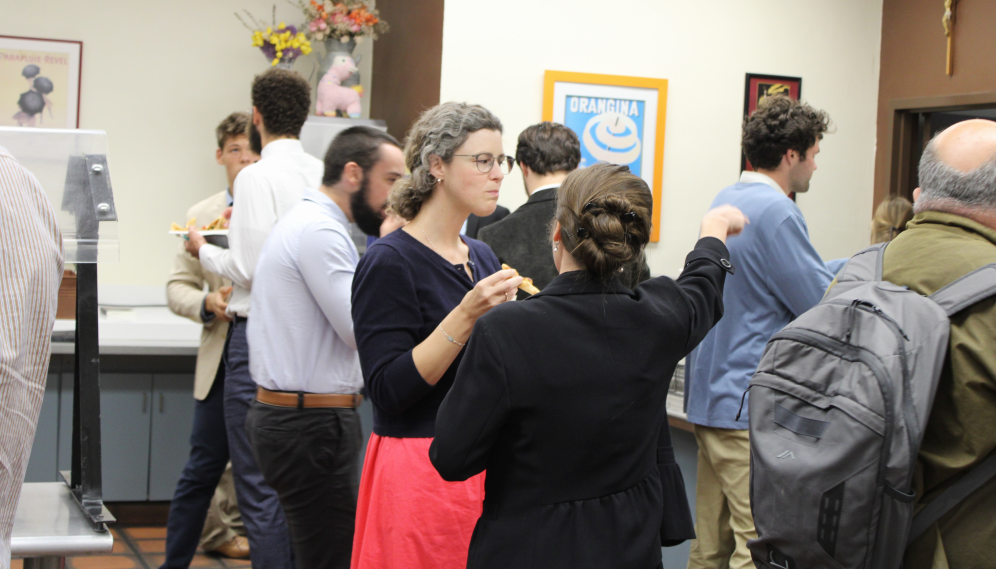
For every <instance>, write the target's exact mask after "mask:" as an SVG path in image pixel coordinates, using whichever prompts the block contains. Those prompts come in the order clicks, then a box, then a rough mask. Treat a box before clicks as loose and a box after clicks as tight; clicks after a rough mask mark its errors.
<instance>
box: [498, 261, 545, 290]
mask: <svg viewBox="0 0 996 569" xmlns="http://www.w3.org/2000/svg"><path fill="white" fill-rule="evenodd" d="M501 268H502V269H512V267H509V266H508V265H506V264H504V263H502V265H501ZM512 270H513V271H515V269H512ZM515 275H516V276H519V271H515ZM519 289H520V290H522V291H524V292H525V293H527V294H529V295H533V294H536V293H537V292H539V291H540V290H539V289H538V288H536V285H534V284H533V279H531V278H529V277H525V278H523V279H522V284H520V285H519Z"/></svg>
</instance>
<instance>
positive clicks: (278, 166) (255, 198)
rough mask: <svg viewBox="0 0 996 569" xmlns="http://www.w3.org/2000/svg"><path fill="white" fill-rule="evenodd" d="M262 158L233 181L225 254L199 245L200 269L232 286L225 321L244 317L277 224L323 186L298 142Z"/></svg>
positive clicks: (318, 166) (314, 162) (316, 163)
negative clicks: (305, 193)
mask: <svg viewBox="0 0 996 569" xmlns="http://www.w3.org/2000/svg"><path fill="white" fill-rule="evenodd" d="M261 156H262V158H261V159H260V161H259V162H256V163H255V164H250V165H249V166H246V167H245V168H243V169H242V171H241V172H239V175H238V176H236V177H235V195H236V196H239V197H238V198H236V200H235V204H234V207H233V208H232V220H231V223H230V224H229V229H228V247H229V248H228V249H222V248H221V247H216V246H214V245H210V244H209V245H204V246H203V247H201V250H200V258H201V264H202V265H204V268H205V269H207V270H209V271H211V272H212V273H217V274H219V275H221V276H223V277H227V278H228V279H229V280H231V281H232V298H231V299H230V300H229V302H228V310H227V313H228V315H229V316H234V315H237V316H243V317H248V316H249V293H250V291H251V290H252V277H253V273H255V271H256V261H257V259H258V258H259V252H260V251H261V250H262V248H263V243H264V242H266V236H267V235H269V234H270V230H272V229H273V226H274V225H276V223H277V220H279V219H280V218H282V217H283V216H284V215H286V214H287V212H288V211H290V210H291V209H292V208H293V207H294V206H295V205H297V204H298V203H300V201H301V195H302V192H303V191H304V190H305V189H306V188H308V189H315V188H318V186H320V185H321V183H322V174H323V173H324V171H325V165H324V164H323V163H322V161H321V160H319V159H317V158H315V157H314V156H311V155H309V154H305V152H304V148H303V147H302V146H301V141H300V140H294V139H281V140H274V141H273V142H271V143H269V144H267V145H266V146H265V147H264V148H263V153H262V155H261Z"/></svg>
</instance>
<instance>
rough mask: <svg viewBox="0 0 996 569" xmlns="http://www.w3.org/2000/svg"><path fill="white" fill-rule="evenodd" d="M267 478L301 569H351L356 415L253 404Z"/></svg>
mask: <svg viewBox="0 0 996 569" xmlns="http://www.w3.org/2000/svg"><path fill="white" fill-rule="evenodd" d="M246 430H247V431H248V432H249V440H250V441H252V445H253V449H254V450H255V451H256V461H257V463H258V464H259V468H260V470H262V471H263V477H264V478H266V481H267V482H268V483H269V484H270V486H272V487H273V488H274V489H275V490H276V491H277V494H278V495H279V496H280V503H281V505H283V507H284V514H286V516H287V525H288V526H289V527H290V534H291V540H292V541H293V544H294V560H295V564H296V565H297V568H298V569H349V562H350V557H352V552H353V528H354V526H355V522H356V496H357V493H358V491H359V487H360V470H359V460H360V447H361V446H362V445H363V434H362V432H361V429H360V414H359V413H357V412H356V410H355V409H296V408H288V407H273V406H270V405H265V404H263V403H260V402H258V401H254V402H253V404H252V408H251V409H250V410H249V416H248V418H247V419H246Z"/></svg>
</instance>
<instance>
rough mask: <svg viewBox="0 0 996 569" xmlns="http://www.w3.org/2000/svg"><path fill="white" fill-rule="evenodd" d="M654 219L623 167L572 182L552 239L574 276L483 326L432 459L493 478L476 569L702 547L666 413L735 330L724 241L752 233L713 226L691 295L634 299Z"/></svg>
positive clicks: (730, 224) (712, 222) (688, 288)
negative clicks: (629, 271)
mask: <svg viewBox="0 0 996 569" xmlns="http://www.w3.org/2000/svg"><path fill="white" fill-rule="evenodd" d="M652 206H653V204H652V197H651V194H650V190H649V188H648V187H647V184H646V183H645V182H644V181H643V180H641V179H640V178H638V177H637V176H635V175H633V174H631V173H630V172H629V169H628V168H626V167H625V166H615V165H611V164H596V165H594V166H591V167H589V168H586V169H583V170H576V171H575V172H573V173H571V174H570V175H569V176H568V177H567V179H566V180H565V181H564V183H563V185H561V186H560V189H559V190H558V200H557V212H556V216H555V218H554V219H555V221H554V223H553V228H552V240H551V241H552V243H551V244H552V254H553V259H554V263H555V264H556V266H557V270H558V271H559V272H560V275H559V276H558V277H556V278H555V279H554V280H553V281H552V282H551V283H550V284H549V285H548V286H547V287H546V288H545V289H543V290H542V291H541V292H539V293H537V294H535V295H533V296H531V297H530V298H528V299H526V300H525V301H523V302H512V303H506V304H501V305H499V306H497V307H495V308H493V309H492V310H490V311H489V312H487V313H485V314H484V315H483V316H481V317H480V318H479V319H478V320H477V322H476V324H475V325H474V333H473V334H472V335H471V337H470V341H469V343H468V344H467V347H466V353H465V354H464V358H463V360H462V362H461V364H460V367H459V370H458V371H457V376H456V379H455V381H454V383H453V387H452V388H451V390H450V392H449V393H448V394H447V396H446V398H445V399H444V400H443V403H442V405H441V406H440V408H439V413H438V414H437V416H436V436H435V439H434V441H433V442H432V446H431V447H430V450H429V457H430V460H431V461H432V464H433V465H434V466H435V468H436V470H437V471H438V472H439V474H440V475H441V476H442V478H443V479H445V480H464V479H467V478H469V477H471V476H474V475H476V474H477V473H479V472H482V471H484V470H485V469H486V470H487V478H486V480H485V499H484V511H483V514H482V515H481V517H480V519H479V520H478V522H477V527H476V528H475V530H474V535H473V538H472V540H471V543H470V552H469V555H468V560H467V567H468V569H482V568H499V567H501V568H515V569H526V568H537V569H539V568H542V569H550V568H559V567H563V568H571V569H584V568H592V569H595V568H599V569H601V568H604V567H626V568H637V569H652V568H654V567H659V566H660V564H661V549H660V548H661V545H676V544H677V543H680V542H681V541H684V540H686V539H691V538H693V537H694V532H693V530H692V520H691V513H690V512H689V509H688V502H687V499H686V497H685V493H684V486H683V483H682V481H681V473H680V471H679V470H678V466H677V464H675V463H674V458H673V454H672V453H671V450H670V432H669V429H668V425H667V416H666V412H665V405H664V402H665V398H666V397H667V391H668V385H669V383H670V379H671V376H672V375H673V374H674V370H675V367H676V365H677V364H678V361H679V360H681V358H683V357H684V356H685V355H686V354H688V352H690V351H691V350H692V348H694V347H695V346H696V345H697V344H698V343H699V342H700V341H701V340H702V339H703V338H704V337H705V335H706V333H707V332H708V331H709V330H710V329H711V328H712V327H713V326H714V325H715V323H716V322H717V321H719V319H720V317H721V316H722V313H723V284H724V281H725V278H726V275H727V273H732V272H733V267H732V266H731V265H730V262H729V260H728V259H729V252H728V251H727V249H726V245H725V241H726V238H727V236H729V235H736V234H738V233H740V231H741V230H742V229H743V227H744V225H745V224H746V223H747V219H746V217H745V216H744V215H743V213H741V212H740V210H738V209H736V208H734V207H731V206H722V207H719V208H716V209H714V210H712V211H710V212H709V213H707V214H706V215H705V217H704V219H703V220H702V226H701V233H700V236H701V238H700V239H699V241H698V243H697V244H696V246H695V249H694V250H692V252H691V253H689V254H688V256H687V257H686V262H685V269H684V272H683V273H682V274H681V276H680V277H678V279H677V280H672V279H670V278H667V277H660V278H656V279H651V280H648V281H646V282H644V283H642V284H640V285H639V286H637V287H636V288H635V289H633V290H630V289H628V288H626V287H625V286H623V285H622V284H621V283H620V281H619V278H618V275H619V268H620V267H623V266H624V265H626V264H627V263H630V262H632V261H633V260H634V259H637V258H639V257H640V256H642V255H643V249H644V247H645V246H646V244H647V242H648V241H649V240H650V231H651V225H652V224H651V217H652V214H651V212H652V209H653V208H652Z"/></svg>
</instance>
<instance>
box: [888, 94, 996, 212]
mask: <svg viewBox="0 0 996 569" xmlns="http://www.w3.org/2000/svg"><path fill="white" fill-rule="evenodd" d="M994 106H996V91H990V92H984V93H967V94H964V95H942V96H937V97H913V98H909V99H892V100H890V101H889V130H888V132H891V133H892V136H890V137H889V138H888V139H886V141H885V143H886V145H887V146H886V149H885V151H886V155H887V156H888V157H889V186H888V194H887V196H886V197H888V196H895V195H902V193H903V188H905V187H907V186H908V185H909V183H910V180H911V179H912V177H913V176H914V174H915V173H916V168H917V166H918V164H914V163H913V161H912V160H911V157H910V149H911V147H912V146H913V143H914V142H915V140H914V139H915V137H916V134H917V131H918V124H917V123H918V120H919V116H918V115H921V114H926V115H928V119H929V114H930V113H934V112H941V111H944V112H950V111H970V110H973V109H981V108H991V107H994ZM924 134H925V137H924V140H923V141H922V142H923V144H924V145H925V144H926V143H927V142H928V140H929V139H928V136H926V135H927V133H924Z"/></svg>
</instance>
